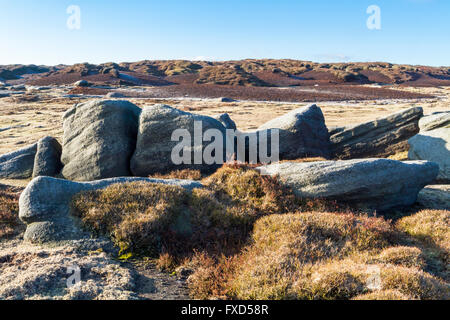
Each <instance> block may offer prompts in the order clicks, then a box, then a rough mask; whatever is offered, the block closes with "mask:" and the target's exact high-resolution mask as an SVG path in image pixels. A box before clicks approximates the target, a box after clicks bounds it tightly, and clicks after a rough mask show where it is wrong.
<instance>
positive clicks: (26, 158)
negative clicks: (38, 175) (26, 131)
mask: <svg viewBox="0 0 450 320" xmlns="http://www.w3.org/2000/svg"><path fill="white" fill-rule="evenodd" d="M36 152H37V144H36V143H35V144H33V145H31V146H28V147H25V148H23V149H20V150H17V151H13V152H10V153H7V154H4V155H1V156H0V178H1V179H28V178H31V176H32V175H33V166H34V158H35V156H36Z"/></svg>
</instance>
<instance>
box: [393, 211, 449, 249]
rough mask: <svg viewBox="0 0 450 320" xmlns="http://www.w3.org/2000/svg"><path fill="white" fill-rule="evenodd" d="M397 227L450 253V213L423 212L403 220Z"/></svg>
mask: <svg viewBox="0 0 450 320" xmlns="http://www.w3.org/2000/svg"><path fill="white" fill-rule="evenodd" d="M397 227H398V229H400V230H402V231H404V232H406V233H407V234H409V235H411V236H412V237H414V238H417V239H419V240H422V241H425V242H428V243H431V244H434V245H437V246H440V247H442V248H443V249H445V250H447V251H450V211H446V210H423V211H420V212H418V213H416V214H414V215H412V216H409V217H404V218H402V219H401V220H399V221H398V222H397Z"/></svg>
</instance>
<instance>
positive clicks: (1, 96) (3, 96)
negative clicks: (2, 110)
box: [0, 92, 10, 98]
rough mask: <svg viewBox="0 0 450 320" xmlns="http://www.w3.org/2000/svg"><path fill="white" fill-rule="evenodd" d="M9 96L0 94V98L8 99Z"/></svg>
mask: <svg viewBox="0 0 450 320" xmlns="http://www.w3.org/2000/svg"><path fill="white" fill-rule="evenodd" d="M9 96H10V94H9V93H1V92H0V98H8V97H9Z"/></svg>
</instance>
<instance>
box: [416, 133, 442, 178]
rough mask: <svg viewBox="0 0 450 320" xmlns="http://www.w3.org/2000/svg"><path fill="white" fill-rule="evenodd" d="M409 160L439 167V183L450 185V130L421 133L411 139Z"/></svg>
mask: <svg viewBox="0 0 450 320" xmlns="http://www.w3.org/2000/svg"><path fill="white" fill-rule="evenodd" d="M408 142H409V145H410V148H409V152H408V158H409V159H411V160H428V161H433V162H436V163H437V164H438V165H439V175H438V178H437V179H438V180H439V182H445V183H450V128H439V129H435V130H431V131H425V132H421V133H420V134H418V135H416V136H414V137H412V138H411V139H409V141H408Z"/></svg>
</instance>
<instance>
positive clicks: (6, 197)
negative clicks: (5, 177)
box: [0, 186, 23, 239]
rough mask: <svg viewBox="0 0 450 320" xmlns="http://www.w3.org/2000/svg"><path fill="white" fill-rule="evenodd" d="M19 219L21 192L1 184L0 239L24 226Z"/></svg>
mask: <svg viewBox="0 0 450 320" xmlns="http://www.w3.org/2000/svg"><path fill="white" fill-rule="evenodd" d="M22 227H23V225H22V223H21V222H20V220H19V193H17V192H16V191H14V190H11V189H7V188H2V187H1V186H0V239H2V238H5V237H8V236H11V235H13V234H15V233H17V232H18V231H20V230H22V229H23V228H22Z"/></svg>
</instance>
